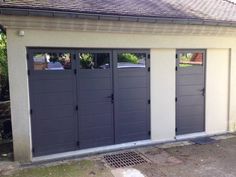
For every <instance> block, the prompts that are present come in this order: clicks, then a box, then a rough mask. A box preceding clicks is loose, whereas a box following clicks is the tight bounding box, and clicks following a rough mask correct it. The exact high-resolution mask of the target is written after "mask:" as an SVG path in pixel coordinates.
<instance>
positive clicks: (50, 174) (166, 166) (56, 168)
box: [0, 136, 236, 177]
mask: <svg viewBox="0 0 236 177" xmlns="http://www.w3.org/2000/svg"><path fill="white" fill-rule="evenodd" d="M217 139H220V140H217V141H216V142H214V143H213V144H207V145H196V144H194V145H191V144H190V143H188V142H184V143H183V142H181V143H171V144H165V145H159V146H154V147H148V148H141V149H136V150H135V151H136V152H138V153H141V155H142V156H144V157H145V158H146V159H147V160H148V161H149V163H146V164H140V165H136V166H132V167H127V168H120V169H114V168H111V167H109V166H108V165H107V164H106V163H105V162H104V160H103V156H94V157H91V158H87V159H82V160H78V161H76V160H74V161H67V162H57V163H53V164H47V165H41V166H37V167H31V168H24V169H23V168H19V169H18V168H16V166H14V165H13V164H12V166H11V165H10V167H9V164H8V166H7V167H8V168H9V170H5V171H4V170H3V168H5V169H6V166H5V167H3V165H2V171H1V163H0V176H4V175H3V174H8V176H7V177H90V176H99V177H152V176H153V177H236V136H230V137H229V136H227V139H225V136H222V137H217ZM186 144H190V145H186ZM183 145H185V146H183ZM2 164H4V163H2ZM1 173H2V175H1Z"/></svg>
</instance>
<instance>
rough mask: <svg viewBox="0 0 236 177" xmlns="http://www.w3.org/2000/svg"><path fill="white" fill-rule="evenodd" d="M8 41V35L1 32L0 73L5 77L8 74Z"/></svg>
mask: <svg viewBox="0 0 236 177" xmlns="http://www.w3.org/2000/svg"><path fill="white" fill-rule="evenodd" d="M6 41H7V40H6V35H5V34H3V33H0V75H1V76H3V77H7V76H8V67H7V47H6V44H7V42H6Z"/></svg>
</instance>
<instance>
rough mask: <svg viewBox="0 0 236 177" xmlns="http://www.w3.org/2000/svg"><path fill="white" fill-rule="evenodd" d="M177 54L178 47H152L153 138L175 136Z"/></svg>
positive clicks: (161, 138) (169, 138) (167, 139)
mask: <svg viewBox="0 0 236 177" xmlns="http://www.w3.org/2000/svg"><path fill="white" fill-rule="evenodd" d="M175 54H176V49H151V100H152V101H151V103H152V104H151V132H152V139H153V140H159V141H169V140H171V139H174V138H175V101H174V100H175V65H176V62H175Z"/></svg>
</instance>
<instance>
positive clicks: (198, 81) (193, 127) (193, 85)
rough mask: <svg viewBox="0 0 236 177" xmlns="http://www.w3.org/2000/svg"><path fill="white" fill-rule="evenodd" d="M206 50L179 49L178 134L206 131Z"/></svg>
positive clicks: (177, 89)
mask: <svg viewBox="0 0 236 177" xmlns="http://www.w3.org/2000/svg"><path fill="white" fill-rule="evenodd" d="M205 63H206V52H205V50H178V51H177V62H176V64H177V67H176V69H177V71H176V97H177V98H176V134H177V135H183V134H190V133H197V132H204V131H205Z"/></svg>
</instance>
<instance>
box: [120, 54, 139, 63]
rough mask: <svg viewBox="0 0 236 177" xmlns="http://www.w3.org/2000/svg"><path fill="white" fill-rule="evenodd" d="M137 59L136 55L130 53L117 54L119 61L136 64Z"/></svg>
mask: <svg viewBox="0 0 236 177" xmlns="http://www.w3.org/2000/svg"><path fill="white" fill-rule="evenodd" d="M138 61H139V60H138V57H137V56H136V55H134V54H132V53H122V54H120V55H119V62H129V63H133V64H138Z"/></svg>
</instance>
